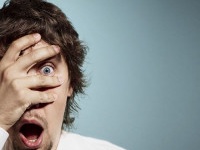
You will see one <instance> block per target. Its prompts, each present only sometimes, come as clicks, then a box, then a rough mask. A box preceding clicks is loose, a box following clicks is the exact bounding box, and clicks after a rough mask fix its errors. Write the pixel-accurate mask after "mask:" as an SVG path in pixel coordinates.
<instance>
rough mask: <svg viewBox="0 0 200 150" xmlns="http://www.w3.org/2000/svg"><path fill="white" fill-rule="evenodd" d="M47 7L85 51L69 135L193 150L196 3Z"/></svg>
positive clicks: (199, 31) (199, 67)
mask: <svg viewBox="0 0 200 150" xmlns="http://www.w3.org/2000/svg"><path fill="white" fill-rule="evenodd" d="M50 2H53V3H55V4H57V5H58V6H59V7H60V8H61V9H62V10H63V11H64V12H65V13H66V14H67V16H68V17H69V19H70V20H71V21H72V23H73V25H74V26H75V28H76V30H77V31H78V32H79V34H80V38H81V39H82V40H83V41H85V42H86V44H87V45H88V46H89V48H90V50H89V52H88V56H87V58H86V63H85V65H84V68H85V70H86V74H87V76H88V78H89V79H90V83H91V84H90V86H89V87H88V89H87V91H86V93H87V95H86V96H84V97H80V101H78V103H79V104H80V107H81V110H80V111H79V114H76V115H75V116H76V117H77V119H76V123H75V126H74V127H75V128H74V129H73V131H74V132H76V133H80V134H82V135H86V136H92V137H96V138H100V139H105V140H108V141H111V142H113V143H115V144H117V145H120V146H122V147H124V148H126V149H129V150H199V149H200V117H199V114H200V50H199V47H200V1H199V0H167V1H164V0H125V1H122V0H98V1H97V0H57V1H56V0H50ZM2 3H3V2H1V4H2Z"/></svg>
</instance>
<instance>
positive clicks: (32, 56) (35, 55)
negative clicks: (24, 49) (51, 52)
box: [30, 51, 39, 63]
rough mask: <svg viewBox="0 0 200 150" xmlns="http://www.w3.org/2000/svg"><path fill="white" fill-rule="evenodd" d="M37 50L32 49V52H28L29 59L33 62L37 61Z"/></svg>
mask: <svg viewBox="0 0 200 150" xmlns="http://www.w3.org/2000/svg"><path fill="white" fill-rule="evenodd" d="M38 56H39V55H38V52H37V51H34V52H32V53H30V59H31V60H32V61H33V62H36V63H37V62H39V60H38Z"/></svg>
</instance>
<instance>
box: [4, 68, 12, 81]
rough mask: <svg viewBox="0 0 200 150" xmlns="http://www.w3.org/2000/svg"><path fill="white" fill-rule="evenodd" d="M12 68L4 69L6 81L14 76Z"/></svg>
mask: <svg viewBox="0 0 200 150" xmlns="http://www.w3.org/2000/svg"><path fill="white" fill-rule="evenodd" d="M11 70H12V68H10V67H7V68H6V69H4V70H3V71H2V79H3V80H5V81H9V80H11V78H12V76H13V72H12V71H11Z"/></svg>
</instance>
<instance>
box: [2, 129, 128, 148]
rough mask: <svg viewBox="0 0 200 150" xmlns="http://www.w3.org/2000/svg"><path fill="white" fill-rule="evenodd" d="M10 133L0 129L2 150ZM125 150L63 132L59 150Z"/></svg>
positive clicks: (110, 144) (107, 143)
mask: <svg viewBox="0 0 200 150" xmlns="http://www.w3.org/2000/svg"><path fill="white" fill-rule="evenodd" d="M7 138H8V133H7V132H6V131H5V130H3V129H1V128H0V150H1V149H2V148H3V146H4V144H5V142H6V140H7ZM66 149H69V150H125V149H123V148H120V147H118V146H116V145H114V144H112V143H109V142H107V141H103V140H98V139H94V138H91V137H85V136H81V135H78V134H74V133H69V132H66V131H62V134H61V137H60V141H59V144H58V148H57V150H66Z"/></svg>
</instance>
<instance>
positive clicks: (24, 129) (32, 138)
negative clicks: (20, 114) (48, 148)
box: [19, 123, 43, 148]
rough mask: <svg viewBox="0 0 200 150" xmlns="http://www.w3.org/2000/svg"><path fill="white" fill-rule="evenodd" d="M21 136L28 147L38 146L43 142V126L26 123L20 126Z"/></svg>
mask: <svg viewBox="0 0 200 150" xmlns="http://www.w3.org/2000/svg"><path fill="white" fill-rule="evenodd" d="M19 132H20V138H21V140H22V141H23V143H24V144H25V146H26V147H28V148H38V147H40V145H41V143H42V133H43V128H42V126H40V125H38V124H35V123H26V124H24V125H22V126H21V128H20V131H19Z"/></svg>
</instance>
